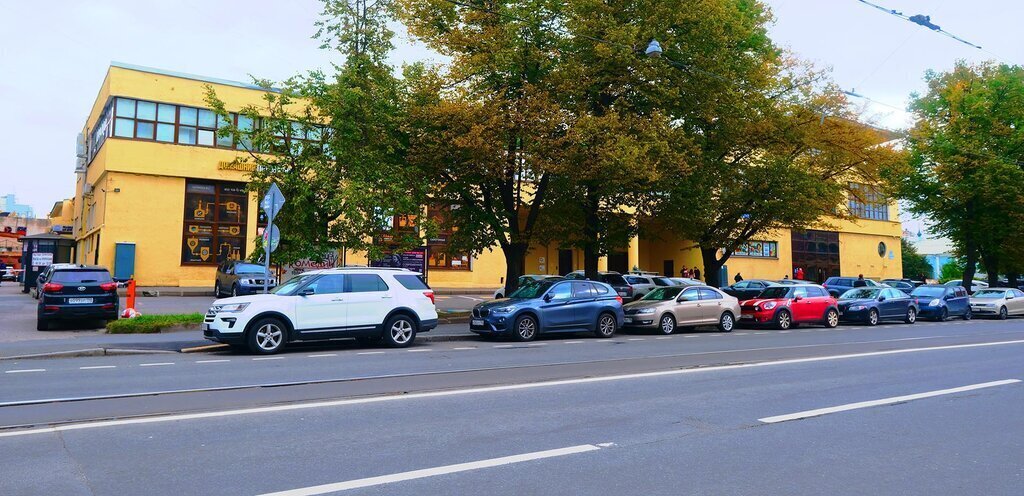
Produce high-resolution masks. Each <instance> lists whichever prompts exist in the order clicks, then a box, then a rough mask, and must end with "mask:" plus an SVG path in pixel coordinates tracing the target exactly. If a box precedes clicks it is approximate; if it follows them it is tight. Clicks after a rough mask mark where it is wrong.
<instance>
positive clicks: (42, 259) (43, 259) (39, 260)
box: [32, 252, 53, 267]
mask: <svg viewBox="0 0 1024 496" xmlns="http://www.w3.org/2000/svg"><path fill="white" fill-rule="evenodd" d="M47 265H53V253H39V252H33V253H32V266H33V267H46V266H47Z"/></svg>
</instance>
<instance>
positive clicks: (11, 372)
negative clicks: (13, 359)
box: [4, 369, 46, 374]
mask: <svg viewBox="0 0 1024 496" xmlns="http://www.w3.org/2000/svg"><path fill="white" fill-rule="evenodd" d="M28 372H46V369H18V370H5V371H4V373H5V374H25V373H28Z"/></svg>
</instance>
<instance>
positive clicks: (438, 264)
mask: <svg viewBox="0 0 1024 496" xmlns="http://www.w3.org/2000/svg"><path fill="white" fill-rule="evenodd" d="M450 209H451V207H444V206H439V205H432V206H430V207H427V216H428V217H429V218H430V219H431V220H433V221H435V222H437V224H438V225H439V226H441V229H440V230H439V232H438V234H437V236H435V237H433V238H430V239H428V240H427V246H429V247H430V257H429V258H428V259H427V267H429V268H431V269H436V270H472V265H471V261H470V257H469V255H468V254H466V253H459V252H455V251H452V250H451V248H450V243H449V240H450V239H451V235H452V234H453V233H454V232H455V231H456V230H458V228H457V227H455V226H453V225H452V222H451V214H450Z"/></svg>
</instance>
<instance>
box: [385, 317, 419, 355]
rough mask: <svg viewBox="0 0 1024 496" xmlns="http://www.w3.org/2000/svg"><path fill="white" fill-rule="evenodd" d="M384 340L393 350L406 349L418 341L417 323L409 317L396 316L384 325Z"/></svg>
mask: <svg viewBox="0 0 1024 496" xmlns="http://www.w3.org/2000/svg"><path fill="white" fill-rule="evenodd" d="M383 338H384V342H385V343H386V344H387V345H388V346H390V347H392V348H405V347H407V346H409V345H411V344H412V342H413V341H414V340H415V339H416V322H415V321H414V320H412V318H411V317H409V316H408V315H395V316H394V317H391V318H390V319H388V321H387V323H385V324H384V335H383Z"/></svg>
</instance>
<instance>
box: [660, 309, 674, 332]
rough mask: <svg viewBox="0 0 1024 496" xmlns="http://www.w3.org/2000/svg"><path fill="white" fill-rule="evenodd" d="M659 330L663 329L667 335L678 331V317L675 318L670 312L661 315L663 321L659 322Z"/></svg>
mask: <svg viewBox="0 0 1024 496" xmlns="http://www.w3.org/2000/svg"><path fill="white" fill-rule="evenodd" d="M658 330H659V331H661V333H662V334H666V335H667V334H672V333H673V332H676V319H675V317H673V316H672V315H670V314H665V315H662V316H661V321H660V322H658Z"/></svg>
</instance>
